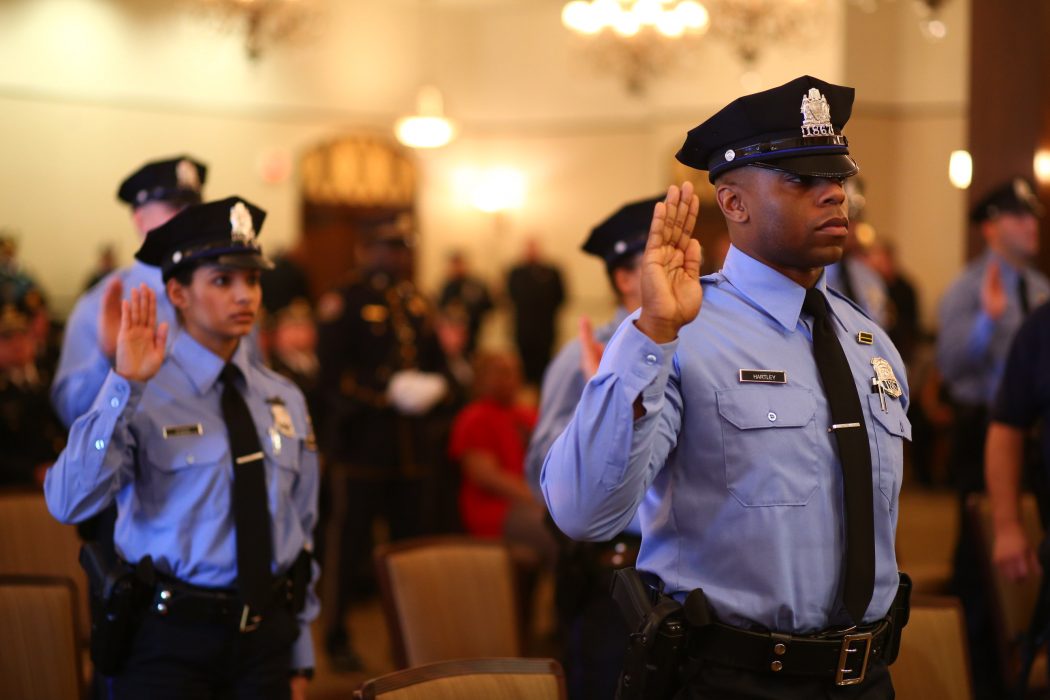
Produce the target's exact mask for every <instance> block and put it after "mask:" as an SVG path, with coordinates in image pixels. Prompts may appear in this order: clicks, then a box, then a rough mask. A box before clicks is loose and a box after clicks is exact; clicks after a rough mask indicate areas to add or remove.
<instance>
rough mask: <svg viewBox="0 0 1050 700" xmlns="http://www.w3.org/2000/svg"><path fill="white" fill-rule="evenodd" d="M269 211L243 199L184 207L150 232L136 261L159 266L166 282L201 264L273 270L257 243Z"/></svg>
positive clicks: (271, 264)
mask: <svg viewBox="0 0 1050 700" xmlns="http://www.w3.org/2000/svg"><path fill="white" fill-rule="evenodd" d="M265 218H266V212H265V211H263V210H262V209H260V208H259V207H257V206H255V205H254V204H252V203H251V202H248V201H247V200H244V199H241V198H240V197H229V198H227V199H223V200H220V201H217V202H208V203H206V204H195V205H193V206H189V207H186V208H185V209H183V210H182V211H180V212H179V213H178V214H176V215H175V216H174V217H173V218H172V219H170V220H169V221H168V222H167V223H165V224H163V225H161V226H158V227H157V228H155V229H153V230H152V231H150V232H149V235H148V236H146V240H145V242H144V243H143V244H142V247H141V248H139V251H138V252H137V253H135V257H136V258H138V259H139V260H140V261H142V262H144V263H146V264H147V265H153V266H154V267H159V268H160V269H161V272H162V273H163V277H164V281H165V282H167V281H168V280H169V279H171V278H172V277H173V276H174V275H175V274H176V273H177V272H178V271H179V270H180V269H181V268H185V267H186V266H188V265H191V264H194V263H200V262H208V263H211V264H214V265H228V266H230V267H244V268H251V269H258V270H270V269H273V263H272V262H270V260H268V259H267V258H265V257H264V256H263V254H262V248H260V247H259V243H258V241H257V238H258V235H259V231H260V230H261V229H262V224H263V220H264V219H265Z"/></svg>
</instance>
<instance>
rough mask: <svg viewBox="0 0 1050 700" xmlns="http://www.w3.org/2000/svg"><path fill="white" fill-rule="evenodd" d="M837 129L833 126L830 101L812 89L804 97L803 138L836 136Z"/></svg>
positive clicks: (818, 91)
mask: <svg viewBox="0 0 1050 700" xmlns="http://www.w3.org/2000/svg"><path fill="white" fill-rule="evenodd" d="M834 135H835V127H833V126H832V125H831V107H830V106H828V99H827V98H826V97H824V96H823V95H821V94H820V90H818V89H816V88H810V89H809V92H808V93H807V94H806V95H803V97H802V136H803V137H806V138H808V137H811V136H834Z"/></svg>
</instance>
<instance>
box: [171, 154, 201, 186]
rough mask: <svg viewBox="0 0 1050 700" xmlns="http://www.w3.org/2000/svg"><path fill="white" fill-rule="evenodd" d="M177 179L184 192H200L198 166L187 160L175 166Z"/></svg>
mask: <svg viewBox="0 0 1050 700" xmlns="http://www.w3.org/2000/svg"><path fill="white" fill-rule="evenodd" d="M175 179H176V181H178V183H179V187H180V188H182V189H184V190H193V191H195V192H196V191H200V188H201V178H200V175H199V174H198V173H197V166H196V165H194V164H193V163H191V162H190V161H188V160H186V159H185V158H184V159H182V160H180V161H179V162H178V163H176V164H175Z"/></svg>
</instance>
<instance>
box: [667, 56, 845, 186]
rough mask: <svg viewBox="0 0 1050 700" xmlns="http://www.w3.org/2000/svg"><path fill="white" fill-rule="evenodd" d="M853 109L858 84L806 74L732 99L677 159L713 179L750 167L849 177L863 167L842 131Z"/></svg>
mask: <svg viewBox="0 0 1050 700" xmlns="http://www.w3.org/2000/svg"><path fill="white" fill-rule="evenodd" d="M852 111H853V88H851V87H843V86H841V85H832V84H831V83H826V82H824V81H823V80H818V79H817V78H813V77H810V76H808V75H804V76H802V77H801V78H796V79H795V80H792V81H791V82H789V83H785V84H784V85H781V86H780V87H775V88H772V89H770V90H765V91H763V92H756V93H754V94H753V95H745V96H744V97H740V98H738V99H736V100H734V101H733V102H731V103H729V104H728V105H727V106H725V107H723V108H722V109H721V110H720V111H719V112H718V113H717V114H715V115H714V116H713V117H711V118H710V119H708V120H707V121H705V122H704V123H703V124H701V125H700V126H698V127H696V128H694V129H692V130H690V131H689V133H688V135H687V136H686V138H685V144H683V145H682V148H681V149H680V150H679V151H678V153H677V154H676V155H675V157H676V158H677V159H678V160H679V161H680V162H681V163H682V164H683V165H688V166H689V167H690V168H696V169H697V170H707V171H709V177H710V180H711V182H714V181H715V179H716V178H717V177H718V176H719V175H721V174H722V173H724V172H726V171H728V170H732V169H734V168H740V167H743V166H745V165H754V166H758V167H764V168H770V169H773V170H784V171H787V172H791V173H796V174H798V175H809V176H812V177H827V178H846V177H850V176H852V175H856V174H857V172H858V171H859V170H860V168H858V167H857V162H856V161H855V160H853V158H852V157H850V154H849V144H848V142H847V141H846V137H845V136H843V135H842V127H843V126H845V124H846V122H847V121H848V120H849V117H850V113H851V112H852Z"/></svg>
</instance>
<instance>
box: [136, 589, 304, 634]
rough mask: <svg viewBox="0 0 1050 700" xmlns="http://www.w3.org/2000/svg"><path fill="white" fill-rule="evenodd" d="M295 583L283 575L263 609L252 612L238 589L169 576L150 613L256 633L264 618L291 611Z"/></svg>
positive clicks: (159, 590) (192, 622)
mask: <svg viewBox="0 0 1050 700" xmlns="http://www.w3.org/2000/svg"><path fill="white" fill-rule="evenodd" d="M291 590H292V582H291V579H289V578H288V576H279V577H278V578H276V579H275V580H274V582H273V587H272V589H271V598H270V601H269V603H268V604H267V606H266V607H265V608H264V609H263V610H251V609H249V607H248V606H247V605H245V604H244V603H242V602H241V600H240V598H239V597H238V595H237V591H236V590H234V589H220V588H202V587H200V586H193V585H190V584H188V583H184V582H182V581H179V580H177V579H172V578H168V577H163V578H158V580H157V585H156V588H155V589H154V591H153V599H152V601H151V602H150V607H149V609H150V612H151V613H153V614H154V615H158V616H160V617H166V618H169V619H171V620H175V621H179V622H187V623H191V624H217V625H236V626H237V628H238V629H239V630H240V631H241V632H252V631H254V630H255V629H256V628H257V627H258V626H259V624H260V623H261V622H262V619H263V616H264V615H265V614H267V613H269V612H272V611H274V610H276V609H278V608H285V609H291Z"/></svg>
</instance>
